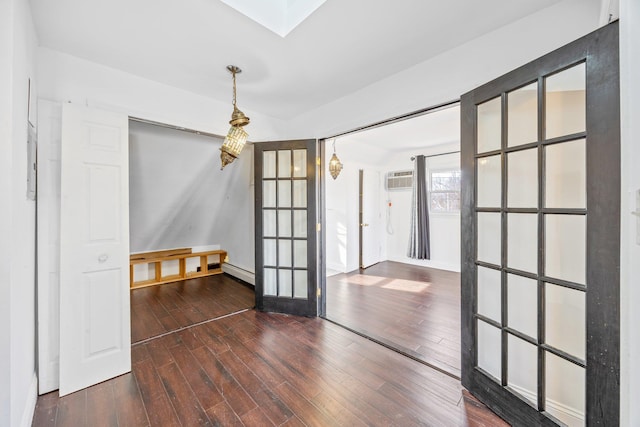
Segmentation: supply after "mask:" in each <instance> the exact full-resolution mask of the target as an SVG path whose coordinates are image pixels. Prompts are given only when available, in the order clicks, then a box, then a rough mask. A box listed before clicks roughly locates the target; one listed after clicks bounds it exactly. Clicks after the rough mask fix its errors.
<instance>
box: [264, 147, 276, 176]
mask: <svg viewBox="0 0 640 427" xmlns="http://www.w3.org/2000/svg"><path fill="white" fill-rule="evenodd" d="M262 177H263V178H275V177H276V152H275V151H264V152H263V153H262Z"/></svg>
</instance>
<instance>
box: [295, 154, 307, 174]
mask: <svg viewBox="0 0 640 427" xmlns="http://www.w3.org/2000/svg"><path fill="white" fill-rule="evenodd" d="M293 176H294V177H306V176H307V150H293Z"/></svg>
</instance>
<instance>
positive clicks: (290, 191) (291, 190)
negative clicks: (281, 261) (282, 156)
mask: <svg viewBox="0 0 640 427" xmlns="http://www.w3.org/2000/svg"><path fill="white" fill-rule="evenodd" d="M288 151H289V179H288V181H289V205H290V206H289V209H288V210H289V229H290V230H291V237H289V239H288V240H289V249H290V251H291V255H290V259H289V262H290V264H289V265H291V271H290V272H289V275H290V276H291V295H289V298H293V295H294V290H293V287H294V286H295V283H293V279H294V274H293V225H294V224H293V150H288Z"/></svg>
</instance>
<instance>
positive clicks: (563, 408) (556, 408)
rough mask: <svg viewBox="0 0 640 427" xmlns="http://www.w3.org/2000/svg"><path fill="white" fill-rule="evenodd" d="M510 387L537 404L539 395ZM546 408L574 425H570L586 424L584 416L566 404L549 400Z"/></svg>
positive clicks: (513, 386)
mask: <svg viewBox="0 0 640 427" xmlns="http://www.w3.org/2000/svg"><path fill="white" fill-rule="evenodd" d="M509 387H510V388H511V389H513V390H514V391H515V392H517V393H519V394H520V395H522V396H523V397H525V398H527V399H529V401H531V402H535V401H537V399H538V395H537V394H536V393H534V392H532V391H530V390H527V389H526V388H524V387H520V386H517V385H515V384H511V385H509ZM546 407H547V412H548V413H549V414H551V415H553V416H554V417H556V418H559V419H560V421H562V422H565V423H569V420H571V421H572V423H569V425H581V424H582V423H584V414H583V413H582V412H580V411H578V410H576V409H575V408H572V407H570V406H567V405H565V404H564V403H560V402H558V401H555V400H553V399H547V401H546Z"/></svg>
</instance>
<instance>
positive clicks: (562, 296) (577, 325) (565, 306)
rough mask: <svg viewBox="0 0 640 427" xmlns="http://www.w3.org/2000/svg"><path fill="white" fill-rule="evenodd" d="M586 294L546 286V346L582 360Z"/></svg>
mask: <svg viewBox="0 0 640 427" xmlns="http://www.w3.org/2000/svg"><path fill="white" fill-rule="evenodd" d="M585 320H586V317H585V293H584V292H582V291H576V290H575V289H569V288H565V287H562V286H557V285H552V284H550V283H546V284H545V324H546V337H545V341H546V343H547V344H549V345H551V346H553V347H555V348H557V349H560V350H562V351H564V352H566V353H569V354H571V355H573V356H576V357H579V358H580V359H583V360H584V359H585V350H586V345H585V337H586V330H585Z"/></svg>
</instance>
